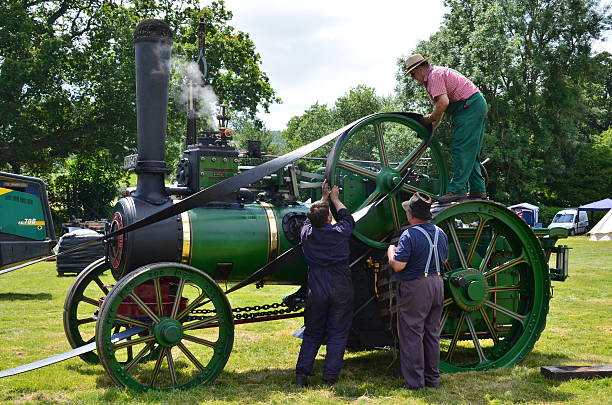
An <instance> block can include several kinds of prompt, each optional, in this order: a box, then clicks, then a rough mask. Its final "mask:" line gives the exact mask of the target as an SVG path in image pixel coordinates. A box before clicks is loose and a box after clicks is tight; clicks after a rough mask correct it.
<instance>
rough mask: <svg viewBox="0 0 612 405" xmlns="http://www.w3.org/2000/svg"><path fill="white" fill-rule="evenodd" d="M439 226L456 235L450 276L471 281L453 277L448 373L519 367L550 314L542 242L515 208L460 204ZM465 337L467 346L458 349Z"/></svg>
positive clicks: (445, 349)
mask: <svg viewBox="0 0 612 405" xmlns="http://www.w3.org/2000/svg"><path fill="white" fill-rule="evenodd" d="M433 222H434V223H436V224H437V225H439V226H441V227H442V229H443V230H444V231H445V232H446V234H447V235H448V239H449V267H450V268H449V269H447V274H448V275H449V276H457V277H462V278H464V279H466V280H467V281H469V282H470V283H469V285H468V286H467V287H463V288H459V287H456V286H454V285H452V283H450V282H449V279H446V282H445V305H444V312H443V315H442V319H443V321H442V322H443V326H442V333H441V336H442V352H441V362H440V369H441V370H442V371H443V372H445V373H452V372H459V371H472V370H486V369H491V368H498V367H505V366H510V365H513V364H516V363H518V362H519V361H521V360H522V359H523V358H524V357H525V356H526V355H527V354H528V353H529V352H530V351H531V349H532V348H533V345H534V344H535V342H536V341H537V340H538V338H539V336H540V333H541V332H542V330H543V329H544V326H545V323H546V315H547V313H548V301H549V299H550V278H549V273H548V265H547V263H546V259H545V257H544V254H543V251H542V249H541V247H540V244H539V242H538V239H537V238H536V236H535V235H534V233H533V232H532V230H531V229H530V228H529V227H528V226H527V225H526V224H525V223H524V222H523V221H522V220H521V219H520V218H519V217H518V216H516V215H515V214H514V213H513V212H512V211H510V210H508V209H507V208H505V207H503V206H502V205H499V204H496V203H493V202H486V201H474V202H464V203H459V204H454V205H452V206H450V207H448V208H446V209H444V210H443V211H441V212H439V213H438V214H437V216H436V217H435V218H434V220H433ZM481 225H482V226H481ZM451 228H452V229H451ZM453 233H454V234H455V235H456V239H455V238H453ZM477 235H480V236H477ZM495 238H497V239H495ZM455 240H457V241H458V243H459V246H460V249H458V248H457V243H456V242H455ZM461 257H463V258H464V260H465V262H466V264H467V265H468V267H467V268H465V267H464V266H463V265H462V261H461ZM486 257H490V258H489V259H488V263H486V264H484V265H483V262H484V261H485V258H486ZM485 315H486V317H485ZM470 321H471V323H472V325H473V331H474V333H475V335H474V333H472V331H471V330H470ZM493 322H494V323H495V326H493ZM474 336H477V338H476V339H475V340H476V341H477V342H478V344H476V343H474ZM495 338H497V339H495ZM464 340H465V341H467V342H466V343H465V344H467V346H465V344H461V345H458V342H460V341H464ZM478 348H480V349H482V350H480V353H479V350H478ZM449 354H450V356H449Z"/></svg>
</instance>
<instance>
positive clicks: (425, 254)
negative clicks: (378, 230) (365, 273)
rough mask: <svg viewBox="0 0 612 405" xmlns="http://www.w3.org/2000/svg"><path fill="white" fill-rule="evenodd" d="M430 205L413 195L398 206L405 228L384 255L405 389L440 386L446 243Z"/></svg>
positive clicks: (423, 196) (422, 196)
mask: <svg viewBox="0 0 612 405" xmlns="http://www.w3.org/2000/svg"><path fill="white" fill-rule="evenodd" d="M431 203H432V199H431V197H429V196H428V195H427V194H423V193H415V194H414V195H413V196H412V197H411V198H410V200H408V201H405V202H404V203H402V207H403V208H404V209H405V210H406V216H407V217H408V222H410V224H411V225H412V227H410V228H408V229H406V230H405V231H404V232H403V233H402V236H401V237H400V240H399V242H398V244H397V247H395V246H394V245H390V246H389V249H388V251H387V257H388V259H389V265H390V266H391V268H392V269H393V271H394V274H395V278H396V279H397V281H398V283H397V284H398V288H397V329H398V335H399V346H400V365H401V368H402V375H403V376H404V380H405V385H404V387H405V388H407V389H411V390H417V389H421V388H424V387H431V388H434V387H437V386H438V384H439V382H440V371H439V369H438V364H439V362H440V317H441V315H442V302H443V300H444V284H443V282H442V277H441V276H442V275H443V274H444V262H445V261H446V260H447V258H448V239H447V237H446V234H445V233H444V231H443V230H442V229H440V228H438V227H437V226H436V225H434V224H432V223H431V222H430V220H431V211H430V208H431Z"/></svg>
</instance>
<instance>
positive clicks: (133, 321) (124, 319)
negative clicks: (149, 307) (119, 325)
mask: <svg viewBox="0 0 612 405" xmlns="http://www.w3.org/2000/svg"><path fill="white" fill-rule="evenodd" d="M115 319H116V320H118V321H121V322H125V323H126V324H128V325H134V326H142V327H143V328H150V327H151V324H150V323H146V322H143V321H138V320H136V319H132V318H128V317H127V316H123V315H116V316H115Z"/></svg>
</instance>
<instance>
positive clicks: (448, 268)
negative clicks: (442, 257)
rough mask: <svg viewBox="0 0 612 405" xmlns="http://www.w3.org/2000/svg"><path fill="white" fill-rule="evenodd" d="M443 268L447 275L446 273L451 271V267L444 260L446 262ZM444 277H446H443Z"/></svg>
mask: <svg viewBox="0 0 612 405" xmlns="http://www.w3.org/2000/svg"><path fill="white" fill-rule="evenodd" d="M444 268H445V269H446V272H447V273H448V272H451V271H453V268H452V267H451V265H450V263H449V262H448V260H446V261H445V262H444ZM444 277H446V276H444Z"/></svg>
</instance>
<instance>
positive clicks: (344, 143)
mask: <svg viewBox="0 0 612 405" xmlns="http://www.w3.org/2000/svg"><path fill="white" fill-rule="evenodd" d="M430 136H431V132H430V131H429V130H428V129H427V128H426V127H424V126H423V125H421V123H420V122H419V121H418V117H417V115H416V114H412V113H382V114H375V115H372V116H370V117H368V118H367V119H365V120H363V121H361V122H359V123H358V124H357V125H355V126H354V127H352V128H351V129H350V130H349V131H347V132H346V133H345V134H344V135H342V136H341V137H340V138H338V140H337V141H336V143H335V144H334V146H333V149H332V151H331V153H330V154H329V157H328V159H327V165H326V173H325V175H326V178H327V179H329V181H330V183H331V185H338V186H340V187H341V188H342V194H341V199H342V201H343V203H344V204H345V205H346V206H347V208H349V209H350V210H351V211H352V212H356V211H358V210H359V209H361V208H363V207H365V206H367V205H368V204H370V203H372V202H375V201H376V200H378V199H380V198H382V197H383V196H384V195H386V194H388V193H389V192H391V190H392V189H393V188H394V187H395V186H396V184H397V183H399V182H400V181H401V179H402V178H404V176H405V175H406V173H407V172H408V171H409V172H410V173H409V174H408V177H407V181H405V182H404V184H403V185H402V187H401V188H400V189H399V191H397V192H395V193H394V195H390V196H389V197H387V199H386V200H385V202H384V203H382V204H381V205H379V206H378V207H377V208H376V209H374V210H372V211H370V212H369V213H368V215H367V217H365V218H363V219H362V220H360V221H359V223H358V224H357V228H356V230H355V231H354V232H353V235H355V237H357V238H358V239H359V240H361V241H362V242H364V243H365V244H367V245H369V246H372V247H375V248H383V247H384V246H382V245H381V244H380V243H378V242H376V239H380V238H381V237H383V236H384V235H386V234H388V233H389V232H390V231H392V230H394V229H399V227H400V224H401V223H402V222H403V221H405V220H406V215H405V213H404V210H403V209H402V208H401V205H400V204H401V202H402V201H404V200H407V199H408V198H409V197H410V195H412V194H413V193H414V192H416V191H421V192H424V193H427V194H429V195H431V196H434V197H435V196H439V195H442V194H444V193H445V192H446V186H447V184H448V171H447V168H446V164H445V160H444V159H443V156H442V153H441V151H440V147H439V145H438V143H437V142H436V141H435V140H433V141H432V142H430V143H427V140H428V139H429V137H430Z"/></svg>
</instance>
